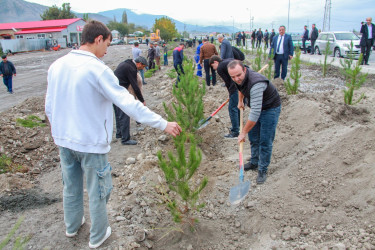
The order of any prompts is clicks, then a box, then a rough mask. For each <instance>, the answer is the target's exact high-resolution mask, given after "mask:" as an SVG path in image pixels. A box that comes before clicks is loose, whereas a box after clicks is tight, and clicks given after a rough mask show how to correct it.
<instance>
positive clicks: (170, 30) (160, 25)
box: [152, 17, 177, 41]
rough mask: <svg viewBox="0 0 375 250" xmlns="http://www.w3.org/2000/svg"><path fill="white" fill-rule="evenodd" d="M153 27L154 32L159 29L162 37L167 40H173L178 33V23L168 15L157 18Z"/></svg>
mask: <svg viewBox="0 0 375 250" xmlns="http://www.w3.org/2000/svg"><path fill="white" fill-rule="evenodd" d="M152 29H153V31H154V32H156V30H157V29H159V30H160V37H161V39H163V40H165V41H171V40H172V38H173V37H175V36H176V34H177V29H176V24H175V23H174V22H173V21H172V20H171V19H169V18H168V17H162V18H159V19H157V18H156V19H155V23H154V26H153V27H152Z"/></svg>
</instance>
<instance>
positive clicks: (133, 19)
mask: <svg viewBox="0 0 375 250" xmlns="http://www.w3.org/2000/svg"><path fill="white" fill-rule="evenodd" d="M124 11H126V15H127V17H128V23H134V24H136V25H139V26H144V27H147V28H149V29H150V28H152V25H153V24H154V22H155V19H156V18H161V17H164V16H165V15H151V14H137V13H135V12H133V11H132V10H130V9H125V8H122V9H114V10H107V11H102V12H99V13H98V14H100V15H103V16H106V17H108V18H110V20H111V21H112V20H114V18H116V21H117V22H121V21H122V14H123V13H124ZM171 20H172V21H173V22H174V23H175V24H176V28H177V30H178V31H179V32H183V31H184V30H186V31H187V32H192V31H194V32H203V33H209V32H215V31H216V32H223V33H231V32H232V27H228V26H199V25H191V24H185V23H183V22H180V21H178V20H176V19H173V18H171Z"/></svg>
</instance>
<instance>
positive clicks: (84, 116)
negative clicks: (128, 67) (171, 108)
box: [45, 50, 167, 154]
mask: <svg viewBox="0 0 375 250" xmlns="http://www.w3.org/2000/svg"><path fill="white" fill-rule="evenodd" d="M47 80H48V87H47V95H46V103H45V110H46V115H47V117H48V119H49V121H50V123H51V130H52V136H53V139H54V141H55V143H56V145H58V146H61V147H66V148H69V149H72V150H75V151H78V152H85V153H97V154H105V153H108V152H109V150H110V148H111V147H110V143H111V140H112V133H113V106H112V103H114V104H115V105H116V106H118V107H119V108H121V109H122V110H123V111H124V112H125V113H126V114H127V115H129V116H130V117H131V118H133V119H134V120H136V121H138V122H140V123H143V124H147V125H149V126H151V127H154V128H158V129H160V130H164V129H165V128H166V127H167V121H166V120H164V119H163V118H162V117H161V116H160V115H158V114H156V113H154V112H152V111H151V110H150V109H148V108H147V107H145V106H144V105H143V104H142V103H141V102H139V101H137V100H135V99H134V97H133V96H132V95H131V94H129V92H128V91H127V90H126V89H125V88H123V87H121V86H120V85H119V82H118V79H117V77H116V76H115V75H114V73H113V71H112V70H111V69H110V68H109V67H108V66H106V65H105V64H104V63H103V62H102V61H101V60H100V59H98V58H97V57H96V56H95V55H94V54H92V53H90V52H87V51H83V50H73V51H71V52H70V53H69V54H67V55H65V56H63V57H61V58H59V59H57V60H56V61H55V62H54V63H53V64H52V65H51V66H50V68H49V70H48V79H47Z"/></svg>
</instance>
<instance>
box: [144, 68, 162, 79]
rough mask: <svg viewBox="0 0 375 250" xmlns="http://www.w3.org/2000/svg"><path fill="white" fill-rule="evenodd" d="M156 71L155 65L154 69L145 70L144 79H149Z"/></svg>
mask: <svg viewBox="0 0 375 250" xmlns="http://www.w3.org/2000/svg"><path fill="white" fill-rule="evenodd" d="M158 69H159V67H158V65H155V68H154V69H149V70H147V71H146V72H145V78H150V77H151V76H152V75H153V74H154V73H155V71H157V70H158Z"/></svg>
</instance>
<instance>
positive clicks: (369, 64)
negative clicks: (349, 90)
mask: <svg viewBox="0 0 375 250" xmlns="http://www.w3.org/2000/svg"><path fill="white" fill-rule="evenodd" d="M365 65H370V64H369V63H365ZM12 94H13V93H12Z"/></svg>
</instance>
